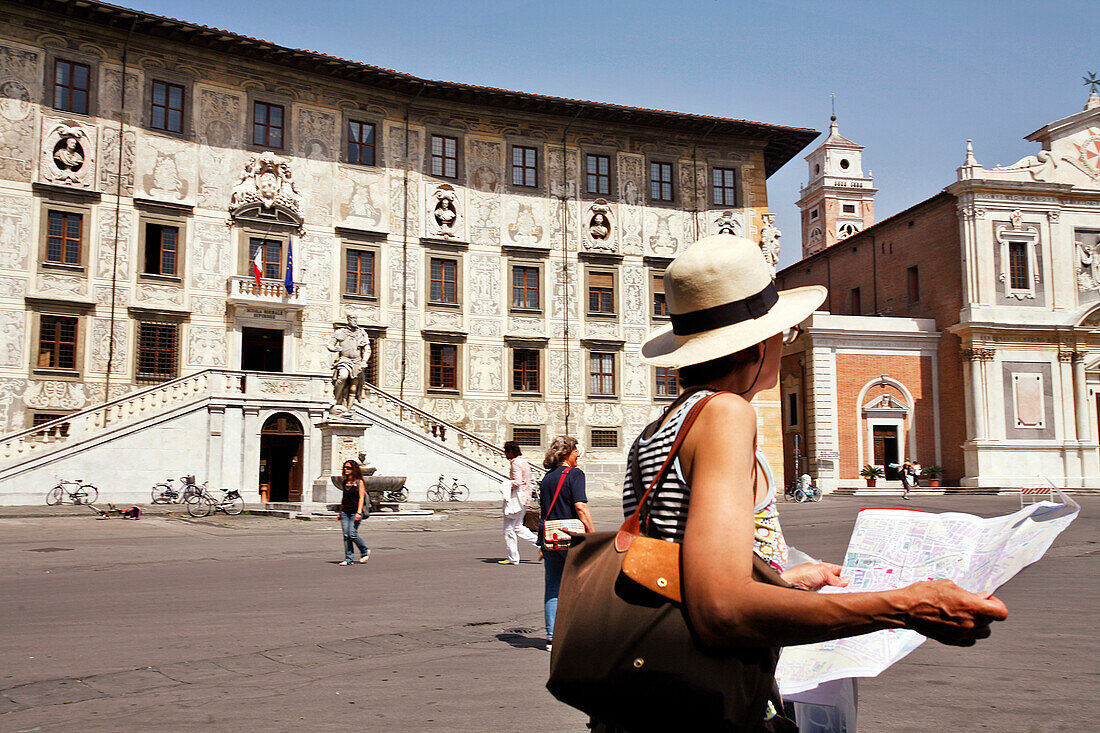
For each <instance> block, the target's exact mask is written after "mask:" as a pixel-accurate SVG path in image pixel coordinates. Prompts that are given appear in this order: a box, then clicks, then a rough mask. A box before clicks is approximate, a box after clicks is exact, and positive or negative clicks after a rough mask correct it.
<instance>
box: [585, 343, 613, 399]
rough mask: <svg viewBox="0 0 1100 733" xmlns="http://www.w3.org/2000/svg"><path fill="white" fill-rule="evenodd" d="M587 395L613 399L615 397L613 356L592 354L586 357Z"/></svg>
mask: <svg viewBox="0 0 1100 733" xmlns="http://www.w3.org/2000/svg"><path fill="white" fill-rule="evenodd" d="M588 393H589V394H591V395H597V396H604V397H613V396H614V395H615V355H614V354H600V353H596V352H593V353H591V354H589V355H588Z"/></svg>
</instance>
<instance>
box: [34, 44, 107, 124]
mask: <svg viewBox="0 0 1100 733" xmlns="http://www.w3.org/2000/svg"><path fill="white" fill-rule="evenodd" d="M58 61H68V62H70V63H76V64H83V65H85V66H87V67H88V111H87V112H84V113H81V112H70V111H69V110H67V109H58V108H57V107H54V106H53V92H54V89H53V85H54V75H55V74H56V73H57V62H58ZM100 63H102V59H100V58H98V57H96V56H90V55H88V54H85V53H81V52H79V51H70V50H69V49H67V48H66V49H63V50H54V49H47V50H46V53H45V64H44V66H45V68H44V70H43V85H42V102H43V105H42V107H43V110H49V111H50V112H51V113H53V114H56V115H61V116H64V115H74V116H75V117H76V118H78V119H88V120H90V119H92V118H94V117H96V116H97V115H98V114H99V71H100V70H99V65H100Z"/></svg>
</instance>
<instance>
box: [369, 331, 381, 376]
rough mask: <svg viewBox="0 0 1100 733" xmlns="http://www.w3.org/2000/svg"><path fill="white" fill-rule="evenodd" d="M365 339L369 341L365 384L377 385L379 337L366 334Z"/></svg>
mask: <svg viewBox="0 0 1100 733" xmlns="http://www.w3.org/2000/svg"><path fill="white" fill-rule="evenodd" d="M367 341H369V342H370V358H369V359H367V384H373V385H374V386H375V387H377V386H378V349H379V339H378V337H377V336H368V337H367Z"/></svg>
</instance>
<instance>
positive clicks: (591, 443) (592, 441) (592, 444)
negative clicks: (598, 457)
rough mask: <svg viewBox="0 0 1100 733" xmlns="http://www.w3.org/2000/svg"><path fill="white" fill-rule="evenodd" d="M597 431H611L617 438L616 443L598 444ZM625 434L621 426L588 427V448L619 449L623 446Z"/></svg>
mask: <svg viewBox="0 0 1100 733" xmlns="http://www.w3.org/2000/svg"><path fill="white" fill-rule="evenodd" d="M597 432H603V433H610V434H612V435H613V436H614V438H615V445H596V438H595V434H596V433H597ZM622 443H623V435H622V430H620V429H619V428H611V427H605V426H590V427H589V428H588V449H589V450H590V451H592V450H619V449H620V448H622Z"/></svg>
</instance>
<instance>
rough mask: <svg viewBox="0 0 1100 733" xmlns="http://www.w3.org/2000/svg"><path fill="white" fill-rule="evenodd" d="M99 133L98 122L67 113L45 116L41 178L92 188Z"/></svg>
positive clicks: (53, 183) (40, 160)
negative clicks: (96, 123) (70, 116)
mask: <svg viewBox="0 0 1100 733" xmlns="http://www.w3.org/2000/svg"><path fill="white" fill-rule="evenodd" d="M97 136H98V130H96V127H95V125H89V124H86V123H84V122H79V121H77V120H70V119H67V118H64V117H53V116H45V117H43V118H42V149H41V152H40V154H39V158H38V180H39V181H41V182H42V183H49V184H51V185H54V186H67V187H69V188H76V189H80V190H84V191H91V190H93V189H94V188H95V184H96V140H97Z"/></svg>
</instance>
